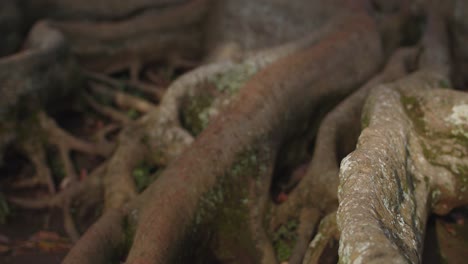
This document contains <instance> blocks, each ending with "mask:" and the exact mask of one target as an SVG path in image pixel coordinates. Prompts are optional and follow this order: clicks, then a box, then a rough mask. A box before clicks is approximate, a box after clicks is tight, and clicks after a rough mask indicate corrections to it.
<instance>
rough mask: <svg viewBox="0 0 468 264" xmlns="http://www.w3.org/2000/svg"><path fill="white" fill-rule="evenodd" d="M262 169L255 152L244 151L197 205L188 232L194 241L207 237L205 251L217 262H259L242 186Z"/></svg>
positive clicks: (248, 204)
mask: <svg viewBox="0 0 468 264" xmlns="http://www.w3.org/2000/svg"><path fill="white" fill-rule="evenodd" d="M262 168H263V166H262V165H261V162H260V160H259V157H258V152H257V151H256V150H255V149H254V148H248V149H247V150H245V151H244V152H242V153H240V154H239V155H238V156H237V158H236V162H235V163H234V164H232V166H231V168H230V169H228V170H227V171H226V172H225V174H224V175H223V176H222V177H220V178H219V179H218V182H217V183H216V185H215V186H214V187H213V188H211V189H210V190H209V191H208V192H206V193H205V194H204V195H203V197H202V198H201V199H200V201H199V205H198V206H197V212H196V215H195V218H194V224H193V227H192V232H193V235H194V236H195V237H200V236H202V237H206V233H210V235H209V236H208V237H209V240H210V242H209V244H210V245H209V248H210V250H211V251H212V252H213V254H214V255H215V256H216V259H218V260H223V259H231V258H233V257H234V258H237V257H242V259H243V260H248V261H252V262H253V263H258V262H259V261H260V256H258V254H257V252H256V245H255V241H254V239H253V235H252V234H251V231H250V228H249V226H250V220H251V219H250V218H251V216H250V214H249V212H250V203H251V201H250V200H249V198H248V197H249V192H248V188H247V187H246V185H247V184H248V181H249V179H252V178H254V179H255V178H256V177H257V175H259V173H260V172H261V171H262ZM203 234H205V235H203ZM192 246H193V245H192Z"/></svg>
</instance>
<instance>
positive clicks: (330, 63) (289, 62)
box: [65, 16, 380, 263]
mask: <svg viewBox="0 0 468 264" xmlns="http://www.w3.org/2000/svg"><path fill="white" fill-rule="evenodd" d="M349 21H352V22H351V23H343V24H346V25H347V27H346V28H348V29H345V28H340V31H338V32H332V33H329V34H326V37H325V38H324V39H323V40H322V41H321V42H319V43H318V44H317V45H312V46H311V47H308V48H303V49H302V50H299V51H297V52H295V53H293V55H291V56H288V57H285V58H283V59H279V60H278V61H276V62H274V63H273V64H272V65H271V66H269V67H266V68H265V69H264V70H262V71H260V72H259V73H258V74H256V75H254V77H253V78H252V79H251V80H250V81H249V82H248V83H247V84H246V85H245V87H244V88H243V89H242V90H241V91H240V94H239V95H238V96H237V97H236V98H234V101H233V102H232V103H231V104H230V105H229V106H228V107H227V108H226V109H225V110H223V115H222V116H220V117H218V118H216V119H214V120H213V122H211V123H210V125H209V126H208V127H207V129H206V130H204V131H203V133H201V134H200V136H199V137H198V138H197V140H196V141H195V142H194V144H192V145H191V146H190V147H189V148H188V149H187V150H186V151H184V153H183V154H182V155H181V156H180V157H179V158H178V159H177V162H175V163H171V164H170V165H169V167H168V168H167V169H166V170H165V171H164V173H163V174H162V175H161V176H160V178H159V179H158V181H157V182H156V183H155V184H152V185H151V186H150V187H149V188H148V189H147V190H146V191H145V192H144V193H143V194H142V195H141V196H139V197H137V200H135V202H134V203H132V204H133V205H132V206H131V207H134V206H136V209H137V211H136V212H137V214H138V224H137V225H136V233H135V237H134V243H133V245H132V247H131V249H130V252H129V255H128V259H127V261H128V262H129V263H137V262H141V261H143V262H146V261H151V262H154V261H156V262H158V263H159V262H161V263H162V262H167V261H169V260H170V259H172V258H174V257H176V258H179V257H182V258H183V257H184V256H182V255H177V253H176V252H180V251H179V250H181V249H182V248H183V244H179V242H177V241H181V242H182V241H187V242H188V241H190V240H191V239H193V238H195V237H198V236H200V235H201V236H204V235H207V234H209V233H210V231H209V230H210V229H211V230H213V231H215V230H216V229H213V228H214V227H213V228H210V229H200V227H202V226H205V225H206V224H208V223H211V221H214V220H215V219H216V217H215V216H216V215H223V214H224V213H221V214H219V213H217V212H220V211H219V210H220V207H218V206H217V204H218V202H219V201H217V200H213V199H214V198H213V197H212V196H211V195H210V193H212V194H213V195H215V194H216V190H217V189H218V188H219V187H216V186H224V184H228V185H226V186H242V188H244V187H243V186H244V185H245V179H248V177H249V175H251V174H252V173H249V174H245V173H242V174H240V175H244V176H243V177H241V178H239V177H233V176H235V175H236V173H239V170H240V169H242V168H243V167H246V166H247V167H246V168H244V169H249V170H250V169H252V170H253V171H252V172H254V174H253V175H255V174H257V173H258V171H262V170H263V169H262V165H261V164H258V161H259V160H265V159H266V160H268V159H269V158H268V157H274V153H275V152H276V151H277V149H278V148H279V145H278V142H281V141H283V140H284V138H285V137H288V136H292V135H294V134H295V133H296V132H293V131H290V130H288V127H294V126H293V124H296V123H298V122H302V121H303V120H304V119H307V117H308V116H309V113H310V112H311V111H310V110H311V109H313V108H314V107H315V105H316V103H317V102H318V101H319V100H320V98H323V97H325V96H336V97H339V96H344V95H345V94H346V93H349V92H350V91H351V90H352V87H355V86H356V85H357V84H360V83H362V82H363V81H364V79H365V78H367V77H368V76H369V75H370V74H372V73H373V72H374V71H375V68H376V67H377V65H378V64H377V63H376V62H377V61H375V58H376V57H378V56H380V55H379V54H380V49H379V45H378V41H377V39H378V38H377V36H376V35H375V31H374V29H372V28H373V25H372V24H371V23H370V24H369V20H368V19H367V18H366V17H365V16H362V17H360V16H357V17H353V18H352V19H351V18H350V20H349ZM345 42H346V45H345V44H344V43H345ZM350 43H355V44H356V46H354V45H350ZM358 43H359V45H357V44H358ZM364 47H366V48H364ZM348 49H350V50H353V53H350V52H349V50H348ZM369 51H372V54H373V55H372V57H373V60H366V59H362V57H365V56H368V55H369ZM361 52H362V53H361ZM348 54H353V56H351V57H350V58H349V59H350V60H353V61H355V63H357V64H361V63H363V64H362V65H361V67H355V66H353V67H347V66H345V65H342V64H341V63H340V61H341V60H342V59H343V56H346V55H348ZM322 57H323V58H325V57H326V58H328V59H327V65H326V66H325V67H323V66H322V67H321V68H319V67H317V65H316V64H315V61H316V60H321V58H322ZM358 58H360V59H358ZM371 61H372V62H373V63H372V64H367V62H371ZM357 69H359V71H356V70H357ZM305 71H307V72H309V74H304V72H305ZM328 72H330V73H331V72H333V73H334V75H335V76H337V75H340V76H343V77H342V78H340V80H343V82H340V83H336V82H335V79H336V78H333V81H332V80H331V79H328V78H327V77H326V76H329V75H328ZM195 76H196V75H195ZM285 76H288V78H285ZM294 76H295V77H294ZM345 76H346V77H345ZM323 78H325V79H323ZM286 79H289V80H295V81H294V82H289V83H288V84H286V83H283V82H284V80H286ZM183 80H189V79H188V78H186V79H183V78H181V79H180V81H179V84H180V83H183ZM324 81H325V82H326V83H328V82H329V83H328V84H329V85H324V86H321V85H322V84H323V82H324ZM176 83H177V82H176ZM314 84H315V85H316V86H315V87H314ZM174 85H175V84H174ZM285 86H287V87H288V89H285ZM311 86H312V87H313V88H310V87H311ZM325 87H326V88H325ZM344 87H346V88H344ZM173 91H176V90H175V89H174V90H173ZM182 91H183V90H182ZM174 95H176V93H175V92H173V95H172V96H174ZM170 96H171V89H169V90H168V93H167V94H166V96H165V97H164V100H163V102H162V103H161V105H160V107H161V109H160V110H162V109H164V107H166V106H165V103H166V102H170V105H168V107H169V106H170V107H171V108H172V109H174V108H175V107H177V105H178V104H177V101H172V102H171V101H170V100H169V99H167V100H168V101H165V100H166V98H171V97H170ZM176 98H177V97H175V98H174V99H176ZM306 98H307V99H306ZM310 98H313V99H314V100H312V101H311V100H310ZM292 99H293V100H295V101H296V103H297V104H296V107H295V108H294V109H285V108H283V107H278V106H281V105H283V103H285V102H283V100H287V101H288V100H292ZM259 102H262V103H261V105H259ZM273 105H275V107H273ZM174 112H177V111H171V112H168V113H169V114H171V113H174ZM150 115H151V113H150ZM145 118H150V116H148V117H145ZM145 118H144V119H145ZM176 120H177V119H176ZM239 123H243V124H244V125H243V128H240V127H239V126H238V124H239ZM158 127H167V126H158ZM154 130H155V129H152V130H151V131H154ZM246 130H247V131H250V132H249V133H247V135H248V136H245V134H246V133H245V131H246ZM147 131H148V130H147ZM241 134H242V135H243V136H240V135H241ZM217 142H224V145H223V146H220V145H219V144H218V143H217ZM260 146H262V149H263V148H265V149H266V150H267V152H266V153H267V154H265V155H263V154H261V153H264V151H260V149H259V147H260ZM226 150H228V151H226ZM201 157H203V158H202V159H201ZM239 162H240V163H239ZM252 162H253V163H252ZM209 164H211V165H209ZM213 164H217V165H216V166H213ZM236 164H237V165H236ZM194 166H196V168H200V171H197V170H194V169H192V168H195V167H194ZM236 166H240V168H237V167H236ZM266 167H267V168H268V165H267V166H266ZM229 168H230V169H229ZM255 171H257V173H255ZM230 174H234V175H231V176H230V177H229V176H228V175H230ZM223 175H224V176H223ZM240 175H239V176H240ZM245 177H247V178H245ZM270 177H271V176H270ZM243 179H244V180H243ZM224 182H225V183H224ZM254 182H255V181H254ZM235 188H238V187H235ZM221 190H223V191H226V192H229V189H223V188H221ZM232 194H233V195H234V196H233V197H230V196H228V195H227V196H225V195H223V194H221V196H220V197H221V199H223V201H224V202H223V204H225V205H226V206H227V204H226V203H228V204H229V203H231V202H234V203H235V204H236V207H233V208H232V210H234V211H229V210H228V211H225V213H226V214H227V215H226V217H227V219H230V218H231V217H232V216H233V215H232V214H233V213H234V212H236V210H241V208H239V207H238V206H239V204H238V203H239V201H238V200H236V199H237V198H239V199H240V200H242V199H243V195H242V194H241V193H240V192H239V191H236V190H235V189H234V190H233V193H232ZM239 195H241V196H240V197H239ZM151 197H158V198H157V199H154V198H151ZM235 197H237V198H235ZM226 199H227V200H226ZM145 200H152V201H153V202H152V203H144V202H143V201H145ZM260 201H261V200H260ZM169 202H170V203H171V206H170V207H168V206H167V204H168V203H169ZM246 202H247V204H248V203H249V201H248V200H247V201H246ZM140 203H141V204H140ZM213 206H214V207H213ZM134 208H135V207H134ZM228 208H229V206H228ZM247 208H249V207H247ZM203 212H205V213H203ZM105 217H106V216H105ZM213 217H214V218H213ZM251 218H253V216H250V217H247V218H246V219H245V220H243V221H247V222H246V223H248V222H249V221H251V220H249V219H251ZM231 221H232V220H231ZM243 221H240V223H236V225H238V224H242V222H243ZM221 222H222V221H221ZM247 225H248V226H250V225H249V224H247ZM254 226H255V225H254ZM154 227H157V228H156V229H155V228H154ZM236 230H237V229H236ZM207 232H208V233H207ZM150 237H151V239H149V240H148V238H150ZM249 237H250V238H249ZM255 237H261V235H260V236H259V235H258V234H257V235H256V234H253V237H251V236H249V235H247V243H246V244H243V245H251V246H250V247H249V248H248V249H243V250H248V251H245V253H247V252H251V253H248V254H247V255H246V257H247V260H249V259H250V261H254V260H258V261H260V262H263V263H268V261H271V257H267V256H268V254H264V255H261V254H258V252H263V251H262V249H259V247H260V248H263V247H262V246H261V245H257V244H256V243H255V242H253V241H255V240H256V238H255ZM187 239H188V240H187ZM252 239H253V240H252ZM161 241H164V243H163V244H161V243H160V242H161ZM248 241H250V242H248ZM227 242H229V240H228V241H227ZM82 243H87V242H86V239H82V240H80V241H79V242H78V248H80V247H81V246H79V245H80V244H82ZM232 243H235V241H230V244H232ZM207 246H208V245H207ZM210 247H212V246H210ZM267 248H268V247H267ZM194 250H195V252H203V250H202V249H194ZM259 250H260V251H259ZM270 252H271V250H270ZM214 253H215V256H216V257H221V255H219V252H217V253H216V251H215V252H214ZM76 254H78V253H76V252H73V251H72V252H71V253H70V255H69V257H68V258H67V259H66V260H65V262H66V263H75V262H74V260H73V259H72V258H71V257H70V256H73V255H76ZM189 255H190V253H189ZM269 256H271V254H269Z"/></svg>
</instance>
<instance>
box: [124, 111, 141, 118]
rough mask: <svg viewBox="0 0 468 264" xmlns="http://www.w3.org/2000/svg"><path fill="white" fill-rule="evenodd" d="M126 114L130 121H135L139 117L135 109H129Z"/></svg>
mask: <svg viewBox="0 0 468 264" xmlns="http://www.w3.org/2000/svg"><path fill="white" fill-rule="evenodd" d="M126 114H127V116H128V117H129V118H130V119H132V120H135V119H137V118H138V117H140V113H138V111H137V110H135V109H129V110H128V111H127V113H126Z"/></svg>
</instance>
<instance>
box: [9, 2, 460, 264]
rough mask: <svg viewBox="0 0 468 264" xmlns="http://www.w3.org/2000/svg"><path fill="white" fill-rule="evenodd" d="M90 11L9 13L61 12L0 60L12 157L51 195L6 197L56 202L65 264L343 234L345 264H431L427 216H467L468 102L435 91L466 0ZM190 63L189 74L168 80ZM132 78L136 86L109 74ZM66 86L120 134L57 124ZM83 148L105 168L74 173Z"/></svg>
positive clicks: (291, 254) (157, 5)
mask: <svg viewBox="0 0 468 264" xmlns="http://www.w3.org/2000/svg"><path fill="white" fill-rule="evenodd" d="M91 2H92V1H90V0H85V1H72V0H65V1H55V0H37V1H32V0H31V1H29V0H26V1H22V2H21V5H20V4H19V2H18V3H17V2H15V1H6V2H5V3H1V4H0V9H1V8H3V7H4V8H5V10H11V11H12V14H13V16H10V17H8V16H2V14H3V13H4V11H3V10H1V11H0V30H2V28H1V26H2V25H3V24H5V23H7V24H8V23H11V24H12V25H13V27H12V30H13V31H14V32H10V31H8V32H6V35H8V36H12V37H15V36H16V35H17V34H18V32H19V29H18V27H20V26H21V25H20V24H19V21H20V19H19V18H18V17H19V16H21V15H25V16H28V19H32V20H34V19H35V18H34V17H29V16H30V15H31V14H32V13H33V10H37V13H36V11H34V13H36V14H37V15H38V16H39V17H41V18H42V17H44V18H47V19H51V20H49V21H48V22H44V21H42V22H39V23H37V24H36V25H35V26H34V28H33V30H32V31H31V33H30V35H29V38H28V41H27V42H26V45H25V47H26V49H25V50H23V51H21V52H20V53H19V54H17V55H12V56H9V57H6V58H2V59H0V69H2V68H4V70H5V71H4V73H3V74H2V73H0V82H1V83H0V84H1V85H0V94H1V95H2V97H5V98H6V100H1V101H0V117H6V119H5V120H6V122H4V123H2V124H0V154H2V152H3V148H4V147H5V146H7V145H10V144H11V143H12V142H14V143H15V144H16V145H17V147H18V148H20V149H21V150H22V151H23V153H25V155H26V156H27V157H28V158H29V160H30V162H31V163H32V165H34V167H35V174H36V175H35V176H34V177H31V178H29V179H27V180H24V181H21V182H17V183H16V186H17V187H29V186H34V185H36V184H38V185H45V186H47V189H48V190H49V192H50V196H48V197H46V198H38V199H32V198H20V197H13V196H11V197H9V201H10V202H12V203H14V204H16V205H20V206H23V207H27V208H31V209H45V208H51V207H54V208H61V209H62V212H63V219H64V229H65V232H66V233H67V234H68V236H69V237H70V238H71V239H72V240H73V241H77V243H76V245H75V246H74V248H73V249H72V250H71V251H70V252H69V254H68V256H67V257H66V258H65V260H64V263H80V264H81V263H108V262H116V263H117V262H126V263H172V262H175V263H185V262H189V261H190V262H210V263H211V262H213V263H231V262H239V263H265V264H270V263H279V262H284V261H287V262H288V263H289V264H298V263H307V264H309V263H328V262H335V261H336V257H337V256H336V255H335V254H334V253H330V252H331V251H335V250H336V243H337V241H338V240H339V243H340V249H339V255H340V261H341V262H344V263H351V262H366V263H368V262H369V263H383V262H385V263H387V262H396V263H399V262H405V261H406V262H413V263H418V262H421V252H422V246H423V237H424V228H425V225H426V219H427V216H428V214H429V213H431V212H434V213H437V214H446V213H448V212H449V211H450V210H451V209H453V208H454V207H456V206H460V205H466V204H467V202H468V195H466V194H465V191H466V188H467V186H466V184H467V180H466V178H467V175H466V172H467V171H468V170H467V167H468V161H467V159H466V156H467V153H466V152H467V150H466V147H467V144H466V138H467V134H468V133H467V132H466V131H467V130H468V128H467V127H466V120H468V117H467V116H466V113H467V110H466V108H467V103H466V102H468V99H467V98H466V95H463V94H461V93H457V92H453V91H446V90H440V89H436V88H437V87H439V86H450V82H448V77H449V76H450V75H451V74H452V72H450V68H451V66H452V65H450V61H449V58H450V57H451V56H453V57H456V59H455V64H454V65H455V66H457V70H456V71H455V76H454V77H455V81H456V82H457V84H463V83H464V81H465V80H464V78H463V77H462V74H460V73H463V72H465V71H466V69H465V68H466V67H465V64H467V63H466V61H465V60H466V57H467V56H465V55H466V54H468V53H467V52H466V49H465V48H464V46H463V41H464V40H465V39H466V36H465V35H466V34H465V33H466V21H467V20H466V19H465V18H463V16H462V15H460V14H463V12H462V11H466V10H465V9H466V8H463V7H464V6H465V4H463V3H461V2H462V0H452V2H453V3H452V6H450V5H448V4H447V6H445V4H444V5H442V4H440V3H436V1H423V2H421V1H400V0H394V1H390V0H385V1H380V0H372V1H366V0H357V1H354V0H331V1H318V0H317V1H312V0H308V1H306V0H304V1H289V2H288V1H286V2H287V3H286V2H285V1H276V0H274V1H271V0H255V1H251V0H223V1H211V0H180V1H179V0H156V1H149V0H136V1H129V2H128V3H121V2H119V1H112V0H105V1H101V2H99V3H97V2H96V3H91ZM436 5H437V6H436ZM455 6H457V7H460V8H461V11H460V12H458V13H457V14H456V15H453V16H452V19H451V20H450V21H449V22H450V23H451V25H453V26H454V29H453V30H452V31H451V34H452V35H451V36H450V37H451V38H450V40H451V41H452V42H450V44H449V42H448V40H449V38H447V36H446V35H447V32H446V28H445V22H446V19H445V17H444V16H443V15H447V14H449V12H451V11H450V8H454V7H455ZM446 7H448V8H446ZM415 10H417V12H418V14H417V16H416V18H415V17H414V16H413V15H414V12H415ZM46 11H47V12H48V14H42V13H43V12H46ZM441 14H442V16H441ZM423 15H425V16H427V18H428V20H427V21H428V22H429V23H428V24H427V25H424V23H423V22H420V21H419V22H414V21H412V22H411V19H413V20H418V19H421V20H423V19H422V16H423ZM410 16H411V18H410ZM408 21H410V22H411V23H410V24H411V26H413V27H415V28H416V29H413V31H415V32H413V33H410V34H407V32H406V33H404V34H402V32H401V31H402V28H403V27H404V25H406V24H407V23H409V22H408ZM25 23H31V21H27V22H25ZM49 25H53V27H54V28H55V29H52V28H51V27H50V26H49ZM23 26H24V25H23ZM424 26H426V28H427V29H428V30H426V32H425V35H424V38H423V41H422V45H420V46H417V47H415V43H416V41H417V40H418V39H419V38H420V34H419V33H418V32H417V31H422V28H423V27H424ZM57 30H58V31H57ZM59 31H60V32H59ZM408 31H411V30H408ZM2 33H3V31H2ZM15 34H16V35H15ZM62 34H63V35H62ZM409 35H411V36H409ZM65 37H66V38H67V41H69V46H68V44H66V43H65V41H64V39H65ZM402 43H403V45H411V46H413V47H412V48H402V47H400V45H401V44H402ZM6 45H7V46H5V48H3V47H0V54H4V53H10V52H11V51H12V49H13V48H14V46H15V45H18V43H17V42H15V39H13V41H12V42H11V43H7V44H6ZM450 45H451V46H450ZM421 47H422V48H421ZM449 47H451V51H448V48H449ZM69 49H71V51H72V52H73V53H74V55H76V56H77V58H78V59H79V61H80V62H82V63H83V65H84V66H85V67H86V69H87V70H88V71H83V72H78V71H77V70H76V67H75V64H74V62H73V60H72V59H70V52H69ZM450 52H452V54H450ZM387 59H388V61H387V62H386V66H385V67H384V68H383V69H381V67H382V66H383V63H384V61H385V60H387ZM199 62H202V65H199ZM161 63H162V64H168V65H169V66H168V68H167V69H162V68H160V65H161ZM418 63H419V65H417V64H418ZM467 65H468V64H467ZM11 69H13V71H12V70H11ZM181 69H183V70H187V69H193V70H191V71H190V72H188V73H185V74H183V75H182V76H180V77H179V78H177V79H176V80H175V81H174V82H172V83H171V84H169V79H172V78H173V76H174V74H176V75H177V74H179V73H180V71H181ZM379 69H380V70H381V71H380V73H378V74H377V75H375V74H376V73H377V72H378V71H379ZM89 70H91V71H89ZM123 70H125V71H126V72H128V75H129V80H118V79H116V78H115V79H114V78H113V77H108V76H107V75H106V74H111V73H112V74H115V76H117V75H119V76H122V75H121V73H122V71H123ZM164 71H168V72H172V73H164ZM0 72H1V71H0ZM126 72H125V73H126ZM125 73H124V74H125ZM81 74H82V75H81ZM169 75H170V76H171V77H168V76H169ZM161 76H163V77H161ZM79 77H83V78H79ZM119 78H120V77H119ZM79 79H81V80H80V81H75V80H79ZM82 79H87V80H88V85H87V86H86V85H83V82H82ZM31 83H33V84H34V85H30V84H31ZM69 84H73V87H75V86H76V87H78V88H85V89H86V91H84V93H83V97H82V98H84V100H85V101H86V102H87V104H88V106H89V107H90V108H92V109H93V110H94V111H95V112H97V113H98V114H100V115H102V117H104V118H106V120H111V121H112V122H115V123H110V124H102V121H101V123H99V125H96V126H97V127H100V128H101V129H100V130H99V131H97V132H95V136H94V139H95V140H93V142H95V143H91V142H88V141H85V140H83V139H79V138H77V137H75V136H73V135H72V134H70V133H69V132H66V131H65V130H64V129H63V128H61V127H60V126H59V125H58V124H57V123H56V121H55V120H54V119H53V118H51V117H50V116H49V115H48V114H46V113H49V114H51V116H52V114H53V110H54V109H49V108H47V109H44V106H47V105H50V101H49V100H48V99H47V100H46V99H45V96H44V95H47V96H48V95H50V94H51V93H53V94H54V95H56V98H63V95H64V94H69V91H70V90H71V88H70V86H72V85H69ZM2 87H6V88H3V89H2ZM166 87H167V89H166ZM49 88H51V89H49ZM141 95H146V96H145V97H144V96H141ZM343 98H346V99H344V100H342V99H343ZM341 100H342V101H341ZM29 101H31V102H33V104H32V105H31V106H29V105H26V106H25V105H24V104H23V103H22V102H29ZM339 101H341V103H339V104H338V102H339ZM365 102H366V103H365ZM364 103H365V105H364ZM335 105H336V106H335ZM363 105H364V107H363ZM330 109H331V111H329V110H330ZM10 114H11V116H9V115H10ZM322 117H323V118H322ZM106 122H107V121H106ZM90 123H92V122H90ZM93 124H94V123H93ZM96 124H97V123H96ZM31 127H34V128H35V129H36V130H37V133H34V135H31V134H28V133H26V132H28V131H27V130H28V129H29V130H31ZM90 127H91V126H90ZM92 127H93V128H94V125H92ZM118 130H119V132H118V134H117V133H116V131H118ZM361 130H362V131H361ZM359 135H360V136H359ZM358 137H359V142H358V143H357V139H358ZM114 140H115V141H116V142H113V141H114ZM312 142H314V144H311V143H312ZM356 143H357V148H356V150H355V151H354V152H352V153H351V154H350V155H349V156H347V157H346V158H345V159H344V160H343V161H342V163H341V166H340V165H339V163H340V160H341V159H342V158H343V157H345V156H346V155H348V154H349V153H350V152H351V151H353V150H354V149H355V146H356ZM50 146H53V147H54V148H53V149H52V150H51V148H50ZM311 146H313V155H312V158H310V153H309V152H310V149H311V148H312V147H311ZM72 151H74V152H80V153H85V154H87V155H92V156H100V157H103V158H107V160H106V161H105V162H104V163H102V164H101V165H99V166H98V167H97V168H96V169H95V170H94V171H93V172H92V173H91V174H90V175H87V172H86V171H81V172H80V175H79V174H78V173H77V171H76V168H75V165H74V164H73V162H74V160H73V159H72V158H71V156H72V155H71V152H72ZM54 155H55V156H58V157H59V160H60V164H62V166H63V170H64V172H65V175H66V177H65V179H63V180H62V181H61V183H60V187H61V188H57V186H58V184H57V183H56V181H58V179H56V178H54V177H55V176H57V175H56V174H57V173H56V172H55V171H54V170H52V169H51V168H52V166H50V167H49V165H50V163H52V161H51V159H50V157H51V156H54ZM78 156H80V157H79V158H78V159H81V160H83V159H82V157H81V155H78ZM309 160H310V161H309ZM75 161H76V160H75ZM93 162H97V161H93ZM77 164H79V162H77ZM78 166H80V165H77V167H78ZM93 166H96V164H94V165H92V166H89V167H93ZM340 169H341V171H340V172H339V170H340ZM142 171H143V172H142ZM142 174H144V176H143V177H144V179H143V180H141V178H140V179H139V178H138V177H141V175H142ZM338 175H339V176H338ZM337 190H339V193H338V194H337ZM272 196H273V199H272ZM338 198H339V199H338ZM338 200H339V202H340V204H339V207H338ZM101 202H102V208H99V209H102V215H101V217H100V218H99V220H98V221H97V222H96V223H94V225H93V226H92V227H91V228H90V229H89V230H88V231H87V232H86V233H84V235H83V237H81V238H80V234H81V233H82V232H83V231H84V229H86V225H87V224H86V223H85V224H82V223H81V221H80V220H81V219H83V218H86V215H87V213H88V212H89V211H93V210H96V205H97V204H101ZM337 207H338V208H337ZM337 210H338V211H337ZM97 211H100V210H97ZM98 214H101V212H99V213H98ZM336 216H337V218H336ZM338 227H339V229H340V230H341V234H340V230H338Z"/></svg>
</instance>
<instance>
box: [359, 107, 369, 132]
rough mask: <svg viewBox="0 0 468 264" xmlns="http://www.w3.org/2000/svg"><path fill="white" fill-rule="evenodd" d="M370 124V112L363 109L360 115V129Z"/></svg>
mask: <svg viewBox="0 0 468 264" xmlns="http://www.w3.org/2000/svg"><path fill="white" fill-rule="evenodd" d="M369 124H370V114H369V113H368V111H364V112H363V114H362V117H361V127H362V128H361V129H364V128H366V127H368V126H369Z"/></svg>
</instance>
